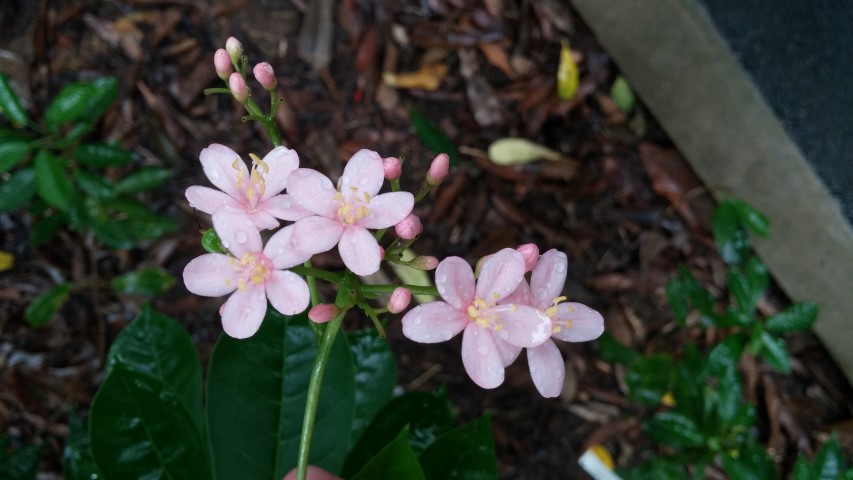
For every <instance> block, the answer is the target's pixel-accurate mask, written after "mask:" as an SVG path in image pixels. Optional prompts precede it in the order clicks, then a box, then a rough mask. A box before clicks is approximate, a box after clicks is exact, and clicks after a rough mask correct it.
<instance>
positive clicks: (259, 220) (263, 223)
mask: <svg viewBox="0 0 853 480" xmlns="http://www.w3.org/2000/svg"><path fill="white" fill-rule="evenodd" d="M248 216H249V220H251V221H252V223H253V224H255V226H256V227H258V230H272V229H274V228H278V225H279V223H278V220H276V219H275V217H273V216H272V215H270V214H269V213H267V212H263V211H260V210H255V211H254V212H251V213H249V214H248Z"/></svg>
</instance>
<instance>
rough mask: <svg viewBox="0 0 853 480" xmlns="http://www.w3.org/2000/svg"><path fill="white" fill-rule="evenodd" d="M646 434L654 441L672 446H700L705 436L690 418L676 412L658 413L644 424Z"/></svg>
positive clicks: (703, 442)
mask: <svg viewBox="0 0 853 480" xmlns="http://www.w3.org/2000/svg"><path fill="white" fill-rule="evenodd" d="M644 429H645V431H646V434H647V435H648V436H649V437H650V438H651V439H652V440H654V441H656V442H660V443H663V444H666V445H672V446H674V447H681V448H690V447H701V446H703V445H704V444H705V437H704V436H703V435H702V432H701V431H700V430H699V427H698V426H697V425H696V422H694V421H693V420H692V419H690V418H688V417H686V416H684V415H682V414H680V413H677V412H663V413H658V414H657V415H655V416H654V417H653V418H651V419H650V420H648V421H646V422H645V424H644Z"/></svg>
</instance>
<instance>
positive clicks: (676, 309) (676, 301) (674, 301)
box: [666, 275, 690, 327]
mask: <svg viewBox="0 0 853 480" xmlns="http://www.w3.org/2000/svg"><path fill="white" fill-rule="evenodd" d="M666 300H667V303H669V308H670V310H672V316H673V318H675V321H676V323H678V325H679V326H680V327H684V326H686V325H687V314H688V313H689V308H690V304H689V303H688V296H687V286H686V285H684V282H683V281H682V280H681V277H680V275H675V276H673V277H672V278H670V279H669V282H667V283H666Z"/></svg>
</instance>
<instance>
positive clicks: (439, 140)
mask: <svg viewBox="0 0 853 480" xmlns="http://www.w3.org/2000/svg"><path fill="white" fill-rule="evenodd" d="M410 113H411V118H412V124H414V126H415V132H416V133H417V134H418V137H420V139H421V141H422V142H424V145H426V146H427V148H429V149H430V150H432V151H433V152H435V153H436V154H438V153H446V154H447V155H449V156H450V165H451V166H454V165H457V163H458V160H457V157H458V154H457V153H456V146H455V145H454V144H453V142H452V141H451V140H450V138H449V137H448V136H447V135H446V134H445V133H444V132H443V131H442V130H441V129H440V128H439V127H438V126H436V125H434V124H432V123H431V122H430V121H429V120H427V119H426V117H424V116H423V115H421V112H419V111H417V110H416V109H415V108H414V107H412V109H411V111H410Z"/></svg>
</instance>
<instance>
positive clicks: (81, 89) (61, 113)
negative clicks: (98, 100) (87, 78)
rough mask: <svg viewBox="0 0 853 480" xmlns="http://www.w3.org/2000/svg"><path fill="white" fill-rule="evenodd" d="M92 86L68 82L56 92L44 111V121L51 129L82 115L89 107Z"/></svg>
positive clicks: (53, 129) (55, 128)
mask: <svg viewBox="0 0 853 480" xmlns="http://www.w3.org/2000/svg"><path fill="white" fill-rule="evenodd" d="M91 93H92V87H91V86H89V84H88V83H81V82H74V83H69V84H68V85H66V86H65V88H63V89H62V90H60V91H59V93H58V94H56V97H54V98H53V101H52V102H50V104H49V105H48V106H47V108H46V109H45V112H44V121H45V124H47V126H48V128H50V129H51V130H52V131H57V130H59V127H60V126H61V125H63V124H66V123H71V122H73V121H75V120H77V119H78V118H80V117H82V116H83V115H84V114H85V113H86V110H87V109H88V108H89V96H90V95H91Z"/></svg>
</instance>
